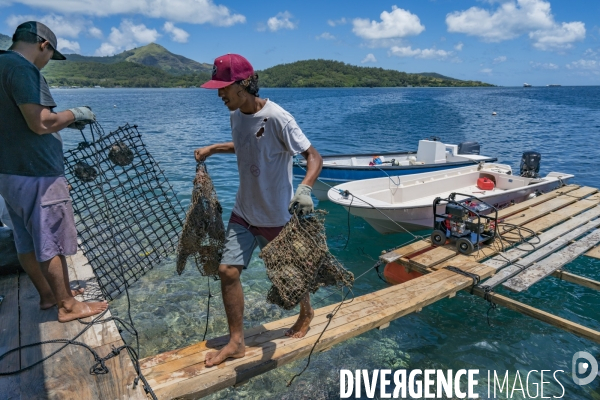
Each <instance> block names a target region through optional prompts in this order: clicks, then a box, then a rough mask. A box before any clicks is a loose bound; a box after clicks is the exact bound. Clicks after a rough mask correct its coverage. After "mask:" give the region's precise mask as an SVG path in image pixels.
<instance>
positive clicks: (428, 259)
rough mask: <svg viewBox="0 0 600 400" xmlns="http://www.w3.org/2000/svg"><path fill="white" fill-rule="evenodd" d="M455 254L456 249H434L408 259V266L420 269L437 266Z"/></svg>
mask: <svg viewBox="0 0 600 400" xmlns="http://www.w3.org/2000/svg"><path fill="white" fill-rule="evenodd" d="M456 254H457V251H456V247H450V248H448V247H436V248H435V249H433V250H429V251H428V252H426V253H423V254H419V255H418V256H416V257H412V258H410V265H413V264H414V265H416V266H418V267H421V268H428V267H429V266H431V265H435V264H439V263H441V262H443V261H446V260H448V259H450V258H452V257H454V256H455V255H456Z"/></svg>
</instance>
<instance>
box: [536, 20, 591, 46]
mask: <svg viewBox="0 0 600 400" xmlns="http://www.w3.org/2000/svg"><path fill="white" fill-rule="evenodd" d="M529 38H530V39H532V40H533V41H534V43H533V47H535V48H537V49H540V50H561V49H570V48H571V47H573V42H576V41H580V40H583V39H585V24H584V23H583V22H569V23H567V22H563V23H562V25H556V26H554V27H553V28H552V29H547V30H540V31H535V32H529Z"/></svg>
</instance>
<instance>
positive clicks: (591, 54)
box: [583, 49, 598, 58]
mask: <svg viewBox="0 0 600 400" xmlns="http://www.w3.org/2000/svg"><path fill="white" fill-rule="evenodd" d="M583 55H584V57H594V58H595V57H597V56H598V51H596V50H594V49H587V50H586V51H585V52H584V53H583Z"/></svg>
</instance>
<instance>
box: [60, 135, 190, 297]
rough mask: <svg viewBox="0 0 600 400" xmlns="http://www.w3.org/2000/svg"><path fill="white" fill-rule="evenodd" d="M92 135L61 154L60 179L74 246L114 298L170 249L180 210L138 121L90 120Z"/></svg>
mask: <svg viewBox="0 0 600 400" xmlns="http://www.w3.org/2000/svg"><path fill="white" fill-rule="evenodd" d="M86 135H87V133H86ZM84 139H87V138H85V137H84ZM91 139H92V141H91V142H90V141H87V140H85V141H84V142H81V143H79V145H78V147H77V148H76V149H72V150H69V151H67V152H66V153H65V176H66V178H67V181H68V183H69V188H70V193H71V198H72V200H73V210H74V213H75V223H76V227H77V233H78V236H79V239H80V247H81V249H82V250H83V253H84V254H85V256H86V257H87V259H88V261H89V263H90V265H91V266H92V269H93V270H94V273H95V275H96V277H97V278H98V283H99V285H100V289H101V290H102V293H103V295H104V296H105V297H106V298H107V299H109V300H112V299H114V298H115V297H116V296H117V295H118V294H120V293H121V292H123V291H124V290H125V286H126V285H127V287H129V286H130V285H131V284H132V283H133V282H135V281H137V280H138V279H139V278H140V277H141V276H143V275H144V274H145V273H146V272H147V271H148V270H150V269H152V267H153V266H154V265H156V264H158V263H159V262H160V261H161V260H162V259H163V258H164V257H165V256H167V254H171V253H173V252H174V251H175V249H176V248H177V243H178V235H179V232H180V230H181V226H182V219H181V216H182V215H183V208H182V207H181V204H180V203H179V201H178V200H177V197H176V196H175V193H174V191H173V188H172V187H171V185H170V184H169V182H168V180H167V178H166V176H165V174H164V172H163V170H162V169H161V168H160V167H159V165H158V163H157V162H156V161H155V160H154V158H152V156H151V155H150V153H149V152H148V150H147V149H146V146H145V145H144V143H143V142H142V136H141V135H140V133H139V132H138V130H137V126H136V125H134V126H130V125H125V126H122V127H119V128H118V129H117V130H115V131H114V132H110V133H109V134H104V132H103V131H102V129H101V128H100V127H99V125H97V124H94V125H92V127H91Z"/></svg>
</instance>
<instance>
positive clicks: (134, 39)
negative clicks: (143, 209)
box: [0, 0, 600, 86]
mask: <svg viewBox="0 0 600 400" xmlns="http://www.w3.org/2000/svg"><path fill="white" fill-rule="evenodd" d="M599 16H600V0H569V1H567V0H404V1H378V0H371V1H332V0H329V1H323V0H321V1H317V0H304V1H284V0H281V1H234V0H101V1H99V0H0V32H1V33H4V34H7V35H12V32H13V31H14V28H15V27H16V26H17V25H18V24H19V23H21V22H23V21H26V20H31V19H36V20H40V21H43V22H44V23H46V24H47V25H48V26H50V27H51V28H52V29H53V30H54V31H55V32H56V34H57V36H58V37H59V47H60V48H61V50H62V51H63V52H66V53H72V52H76V53H80V54H84V55H112V54H115V53H118V52H121V51H123V50H127V49H131V48H133V47H137V46H141V45H145V44H148V43H150V42H157V43H159V44H161V45H163V46H165V47H166V48H168V49H169V50H171V51H172V52H174V53H177V54H182V55H184V56H186V57H189V58H192V59H194V60H197V61H201V62H209V63H211V62H212V60H213V59H214V58H215V57H217V56H219V55H221V54H224V53H240V54H243V55H245V56H246V57H247V58H248V59H249V60H250V61H251V62H252V63H253V65H254V66H255V68H256V69H262V68H267V67H270V66H273V65H276V64H279V63H289V62H293V61H297V60H305V59H311V58H323V59H333V60H339V61H344V62H346V63H349V64H353V65H364V66H375V67H382V68H389V69H396V70H400V71H406V72H438V73H441V74H444V75H448V76H452V77H455V78H459V79H473V80H482V81H485V82H490V83H494V84H497V85H504V86H519V85H522V84H523V83H524V82H527V83H530V84H533V85H547V84H552V83H555V84H562V85H600V41H599V39H600V18H599Z"/></svg>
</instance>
